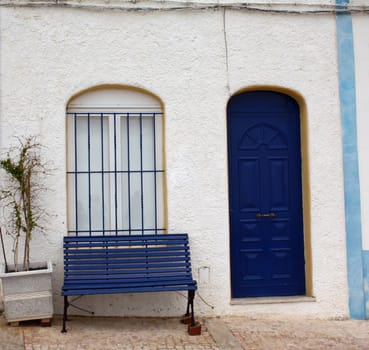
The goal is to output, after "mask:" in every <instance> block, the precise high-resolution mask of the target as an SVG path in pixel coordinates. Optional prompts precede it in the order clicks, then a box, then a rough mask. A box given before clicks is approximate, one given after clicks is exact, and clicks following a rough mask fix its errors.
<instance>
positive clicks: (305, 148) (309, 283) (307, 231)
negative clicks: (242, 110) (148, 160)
mask: <svg viewBox="0 0 369 350" xmlns="http://www.w3.org/2000/svg"><path fill="white" fill-rule="evenodd" d="M251 91H271V92H280V93H282V94H285V95H287V96H289V97H291V98H293V99H294V100H295V101H296V103H297V104H298V106H299V109H300V133H301V135H300V139H301V181H302V207H303V229H304V253H305V284H306V295H307V296H313V279H312V247H311V190H310V158H309V128H308V113H307V107H306V102H305V99H304V97H303V96H302V95H301V94H300V93H299V92H298V91H296V90H292V89H289V88H285V87H282V86H277V85H251V86H248V87H244V88H241V89H239V90H236V91H235V92H234V93H233V94H232V95H231V96H230V97H229V99H228V101H227V105H226V125H227V119H228V105H229V103H230V101H231V99H232V97H234V96H236V95H239V94H242V93H245V92H251ZM226 127H227V126H226ZM226 137H227V147H228V132H227V136H226ZM227 157H228V151H227ZM227 164H228V161H227ZM227 180H229V168H228V166H227ZM227 188H228V192H227V195H228V196H229V181H227ZM228 206H229V200H228ZM228 208H229V207H228ZM228 213H229V210H228ZM228 217H229V214H228ZM228 232H229V238H228V252H229V265H228V266H229V276H230V275H231V270H230V266H231V264H230V261H231V256H230V233H231V230H230V221H229V222H228ZM229 286H230V289H231V284H230V285H229ZM230 295H232V293H231V290H230Z"/></svg>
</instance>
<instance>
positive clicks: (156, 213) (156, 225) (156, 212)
mask: <svg viewBox="0 0 369 350" xmlns="http://www.w3.org/2000/svg"><path fill="white" fill-rule="evenodd" d="M153 133H154V201H155V203H154V205H155V234H156V235H157V234H158V207H157V192H156V191H157V189H156V185H157V184H156V181H157V178H156V113H154V114H153Z"/></svg>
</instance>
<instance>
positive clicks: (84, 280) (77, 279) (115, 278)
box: [65, 272, 191, 283]
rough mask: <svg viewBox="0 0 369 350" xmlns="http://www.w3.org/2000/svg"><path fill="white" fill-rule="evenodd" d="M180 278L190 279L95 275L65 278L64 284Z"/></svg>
mask: <svg viewBox="0 0 369 350" xmlns="http://www.w3.org/2000/svg"><path fill="white" fill-rule="evenodd" d="M180 278H187V279H191V274H189V273H186V272H184V273H176V274H165V273H157V274H151V275H147V274H129V275H109V276H107V275H95V276H85V277H84V278H80V277H75V276H73V277H67V278H66V279H65V283H69V282H81V283H87V281H102V280H104V281H114V282H115V281H117V282H118V281H133V280H136V281H141V280H145V281H148V280H154V279H155V280H158V281H159V280H164V279H168V280H169V279H172V280H175V279H180Z"/></svg>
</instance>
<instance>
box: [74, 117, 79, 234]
mask: <svg viewBox="0 0 369 350" xmlns="http://www.w3.org/2000/svg"><path fill="white" fill-rule="evenodd" d="M73 117H74V171H75V175H74V210H75V216H76V222H75V228H76V236H78V173H77V170H78V167H77V164H78V163H77V113H74V114H73Z"/></svg>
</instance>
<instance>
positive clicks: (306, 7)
mask: <svg viewBox="0 0 369 350" xmlns="http://www.w3.org/2000/svg"><path fill="white" fill-rule="evenodd" d="M143 3H145V2H144V1H139V3H138V2H137V3H136V0H131V1H128V2H125V4H124V5H112V4H109V3H106V2H105V3H103V4H96V3H92V2H87V1H86V2H85V3H82V2H80V1H78V0H49V1H35V0H31V1H18V0H13V1H2V2H1V3H0V7H56V8H74V9H86V10H120V11H127V12H131V11H132V12H133V11H134V12H150V11H151V12H152V11H183V10H197V11H204V10H220V9H231V10H239V11H250V12H267V13H279V14H337V13H369V5H360V6H355V5H350V4H343V5H342V4H337V5H334V4H312V3H288V2H278V3H270V4H266V3H260V2H255V3H250V2H241V3H210V2H209V3H203V2H188V1H171V0H169V1H168V0H157V1H155V0H154V1H151V2H146V3H148V5H146V6H142V4H143Z"/></svg>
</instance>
